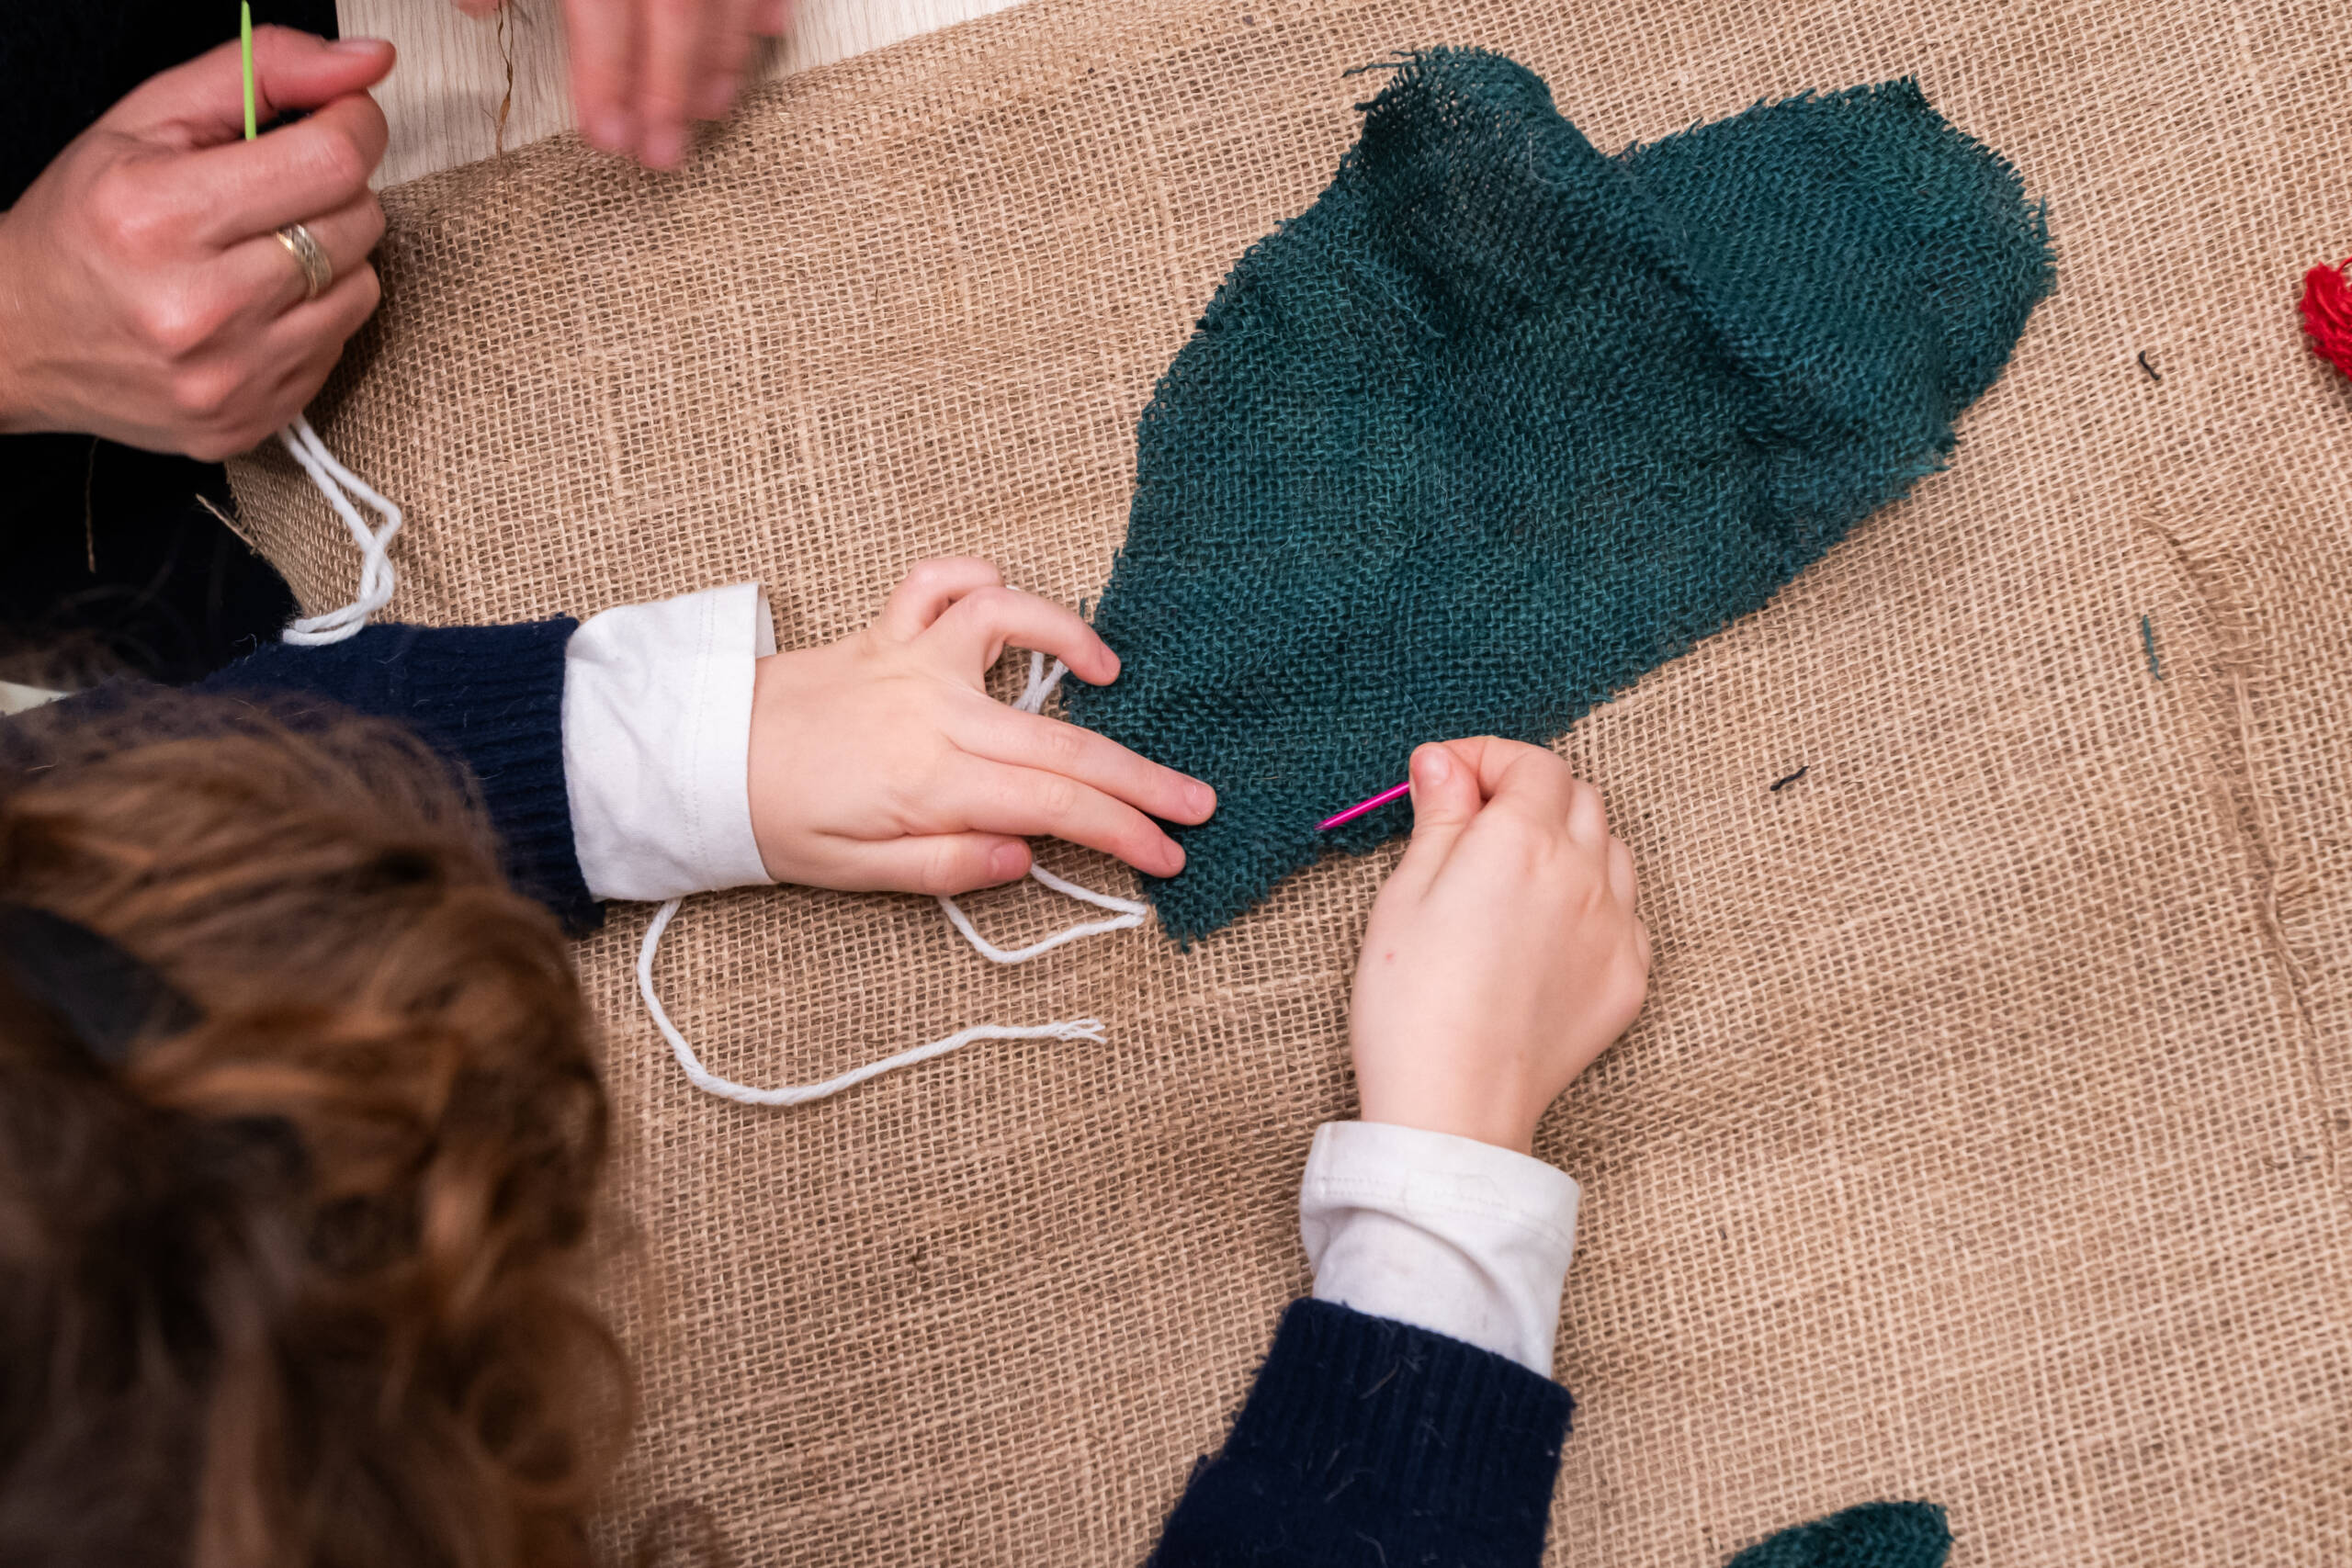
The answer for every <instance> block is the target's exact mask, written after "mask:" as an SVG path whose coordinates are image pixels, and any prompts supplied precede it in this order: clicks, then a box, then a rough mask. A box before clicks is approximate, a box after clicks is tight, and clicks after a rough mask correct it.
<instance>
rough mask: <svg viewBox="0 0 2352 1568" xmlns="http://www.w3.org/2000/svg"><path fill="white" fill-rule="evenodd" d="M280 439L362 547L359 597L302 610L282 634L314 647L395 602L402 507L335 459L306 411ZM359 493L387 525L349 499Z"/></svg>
mask: <svg viewBox="0 0 2352 1568" xmlns="http://www.w3.org/2000/svg"><path fill="white" fill-rule="evenodd" d="M277 439H278V441H279V442H280V443H281V444H282V445H283V446H285V448H286V450H287V451H288V452H290V453H292V454H293V455H294V460H295V461H296V462H297V463H300V465H301V466H302V471H303V472H304V473H306V474H308V475H310V476H311V483H312V484H314V485H316V486H317V487H318V491H319V493H320V494H321V495H322V496H324V497H326V501H327V504H328V505H329V506H331V507H333V508H334V513H335V515H336V516H338V517H340V518H342V519H343V525H344V526H345V527H346V528H348V529H350V530H351V540H352V543H354V544H356V545H357V546H358V547H359V597H358V598H356V599H354V600H353V601H352V602H351V603H350V604H345V605H344V606H343V607H342V608H341V609H339V610H329V611H328V612H326V614H324V615H304V616H301V617H300V618H299V619H297V620H295V621H293V622H292V623H290V624H289V625H288V626H287V628H286V630H285V631H284V633H282V634H281V635H282V636H283V637H284V638H285V640H286V641H288V642H290V643H292V644H294V645H295V646H297V647H299V648H316V647H318V646H320V645H321V644H322V643H330V642H341V641H342V640H343V639H344V638H345V637H349V636H351V635H352V634H353V633H354V632H356V631H357V630H358V629H359V628H360V627H362V626H366V625H367V624H368V616H370V615H374V614H375V613H376V612H377V611H379V610H380V609H382V608H383V607H384V606H385V605H387V604H390V603H391V602H392V581H393V580H392V562H391V558H390V549H391V545H392V536H393V535H395V534H397V533H399V532H400V531H401V509H400V508H399V507H397V506H394V505H393V504H392V503H391V502H389V501H387V500H385V499H384V498H383V497H382V496H380V495H379V494H377V493H376V491H375V490H374V488H373V487H371V486H370V485H369V484H368V482H367V481H366V480H365V479H361V478H360V477H359V476H358V475H356V474H355V473H353V472H352V471H351V470H350V469H349V468H345V467H344V466H343V465H342V464H341V463H339V462H337V461H336V460H335V456H334V453H332V452H330V451H328V450H327V445H326V443H325V442H323V441H322V440H320V439H319V433H318V432H317V431H315V430H313V429H311V421H310V417H309V416H308V415H307V414H296V415H295V416H294V423H291V424H289V425H288V426H287V427H286V428H285V429H283V430H281V431H279V432H278V433H277ZM353 496H357V497H358V498H359V500H360V501H361V502H364V503H365V504H366V505H367V506H368V509H369V510H370V511H372V512H374V513H376V515H377V516H379V517H380V518H382V519H383V525H382V526H381V527H379V528H370V527H369V526H368V524H367V522H366V520H365V519H363V518H362V517H361V516H360V515H359V512H358V509H357V508H356V507H354V506H353V505H352V504H351V498H352V497H353Z"/></svg>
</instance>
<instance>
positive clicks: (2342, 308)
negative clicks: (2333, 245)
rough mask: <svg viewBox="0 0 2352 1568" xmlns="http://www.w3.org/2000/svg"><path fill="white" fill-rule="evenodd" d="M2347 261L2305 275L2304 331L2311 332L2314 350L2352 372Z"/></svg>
mask: <svg viewBox="0 0 2352 1568" xmlns="http://www.w3.org/2000/svg"><path fill="white" fill-rule="evenodd" d="M2346 262H2352V257H2347V258H2346ZM2346 262H2339V263H2337V264H2336V265H2334V266H2315V267H2313V268H2312V269H2311V271H2309V272H2307V273H2305V274H2304V275H2303V331H2304V332H2306V333H2310V334H2311V340H2312V353H2313V354H2316V355H2319V356H2320V357H2321V358H2322V359H2324V360H2326V361H2327V362H2328V363H2329V364H2330V365H2333V366H2335V367H2336V368H2337V369H2338V370H2341V371H2343V372H2344V373H2345V374H2346V376H2352V285H2347V284H2346V282H2345V278H2344V267H2345V265H2346Z"/></svg>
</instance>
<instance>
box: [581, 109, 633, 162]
mask: <svg viewBox="0 0 2352 1568" xmlns="http://www.w3.org/2000/svg"><path fill="white" fill-rule="evenodd" d="M635 129H636V128H635V127H634V126H632V125H631V124H630V123H629V118H628V115H627V114H624V113H623V112H622V111H621V110H619V109H598V110H597V111H596V112H595V113H594V114H592V115H590V116H589V117H588V124H587V127H586V130H587V135H588V142H589V145H590V146H592V147H597V148H601V149H602V150H603V151H605V152H628V142H629V133H630V131H632V130H635Z"/></svg>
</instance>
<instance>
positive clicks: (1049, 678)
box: [939, 653, 1148, 964]
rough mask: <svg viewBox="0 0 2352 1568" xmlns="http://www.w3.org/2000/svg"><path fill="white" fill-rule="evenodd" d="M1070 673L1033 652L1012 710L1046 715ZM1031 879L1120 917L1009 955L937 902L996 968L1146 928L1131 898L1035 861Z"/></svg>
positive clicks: (1142, 911)
mask: <svg viewBox="0 0 2352 1568" xmlns="http://www.w3.org/2000/svg"><path fill="white" fill-rule="evenodd" d="M1067 674H1069V666H1068V665H1066V664H1064V663H1063V662H1062V661H1061V660H1058V659H1057V660H1054V668H1053V670H1052V671H1051V672H1050V673H1048V672H1047V671H1046V656H1045V655H1044V654H1042V653H1032V654H1031V655H1030V656H1029V681H1028V683H1027V684H1026V685H1025V686H1023V688H1022V692H1021V694H1020V695H1019V696H1018V697H1015V698H1014V699H1013V700H1012V705H1013V707H1014V708H1016V709H1018V710H1019V711H1020V712H1022V713H1042V712H1043V711H1045V706H1046V698H1047V697H1050V696H1052V695H1053V694H1054V688H1055V687H1056V686H1058V685H1060V684H1061V683H1062V677H1063V676H1065V675H1067ZM1029 875H1030V877H1031V878H1032V879H1033V880H1035V881H1037V882H1041V883H1043V884H1045V885H1046V886H1047V887H1050V888H1052V889H1053V890H1054V891H1055V892H1057V893H1059V894H1061V895H1062V896H1063V897H1068V898H1076V899H1079V900H1080V901H1081V902H1084V903H1088V904H1091V905H1093V906H1094V907H1095V908H1099V909H1112V910H1115V911H1117V913H1116V915H1115V917H1114V918H1113V919H1107V920H1087V921H1084V922H1082V923H1081V924H1079V925H1075V926H1072V927H1070V928H1069V930H1068V931H1056V932H1055V933H1054V934H1053V935H1051V936H1049V937H1047V938H1046V939H1045V940H1044V941H1042V942H1031V943H1030V944H1029V945H1028V946H1026V947H1016V948H1014V949H1012V951H1011V952H1009V953H1008V952H1007V951H1005V950H1004V949H1003V948H1001V947H999V946H997V945H996V944H995V943H994V942H990V941H989V939H988V938H986V937H984V936H982V935H981V934H980V933H979V932H978V931H976V930H974V929H973V926H972V921H971V918H970V917H969V916H967V915H966V914H965V913H964V910H963V907H962V906H961V905H959V904H957V903H956V900H955V899H953V898H947V897H943V898H941V899H940V900H939V907H940V908H942V909H944V910H945V911H946V912H947V923H948V924H950V925H952V926H954V927H955V928H956V930H957V931H961V932H963V933H964V940H965V941H966V942H970V943H971V944H972V946H973V948H974V950H975V951H977V952H978V953H979V955H980V956H981V957H982V958H985V959H988V960H989V962H991V963H994V964H1026V963H1028V962H1029V960H1031V959H1033V958H1035V957H1036V956H1037V955H1038V954H1039V953H1051V952H1053V950H1054V949H1056V948H1057V947H1059V946H1061V945H1062V944H1063V943H1064V942H1076V941H1077V940H1078V939H1079V938H1080V937H1082V936H1098V935H1100V934H1101V933H1103V931H1127V930H1130V929H1131V928H1133V927H1136V926H1139V925H1141V924H1143V919H1144V916H1145V915H1146V914H1147V913H1148V910H1147V909H1146V908H1144V906H1143V905H1142V904H1140V903H1138V902H1137V901H1136V900H1135V899H1133V898H1114V897H1112V896H1111V895H1110V894H1108V893H1097V892H1094V891H1093V890H1091V888H1085V887H1080V886H1079V885H1078V884H1077V883H1075V882H1066V881H1064V880H1063V879H1062V878H1060V877H1058V876H1056V875H1055V874H1053V873H1052V872H1050V871H1047V870H1046V868H1045V867H1043V866H1041V865H1038V864H1037V863H1035V862H1034V861H1033V862H1031V863H1030V865H1029Z"/></svg>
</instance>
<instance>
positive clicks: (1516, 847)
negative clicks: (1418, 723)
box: [1350, 738, 1650, 1154]
mask: <svg viewBox="0 0 2352 1568" xmlns="http://www.w3.org/2000/svg"><path fill="white" fill-rule="evenodd" d="M1412 779H1413V841H1412V843H1411V844H1410V845H1408V847H1407V849H1406V851H1405V856H1404V859H1403V860H1401V861H1399V862H1398V863H1397V870H1396V872H1395V874H1392V875H1391V876H1390V877H1389V879H1388V883H1387V886H1385V887H1383V888H1382V889H1381V890H1380V897H1378V898H1377V899H1376V900H1374V904H1373V907H1372V919H1371V920H1370V922H1369V924H1368V925H1367V927H1366V929H1365V931H1364V939H1363V958H1362V960H1361V961H1360V962H1359V964H1357V967H1356V989H1355V1002H1354V1007H1353V1010H1352V1013H1351V1031H1350V1032H1351V1035H1352V1036H1353V1044H1354V1052H1355V1063H1356V1086H1357V1089H1358V1091H1359V1094H1360V1097H1361V1100H1362V1104H1363V1120H1365V1121H1367V1122H1396V1123H1399V1124H1401V1125H1404V1126H1408V1127H1421V1128H1426V1129H1428V1130H1430V1131H1431V1132H1438V1133H1452V1134H1456V1135H1458V1136H1461V1137H1465V1138H1476V1139H1477V1140H1479V1141H1480V1142H1482V1143H1489V1144H1499V1145H1502V1146H1504V1147H1506V1148H1511V1149H1517V1150H1518V1151H1520V1152H1521V1154H1525V1153H1527V1152H1528V1150H1529V1148H1530V1147H1531V1145H1532V1144H1533V1141H1534V1137H1535V1124H1536V1122H1538V1121H1539V1120H1541V1119H1542V1117H1543V1115H1544V1110H1545V1109H1546V1108H1547V1107H1549V1106H1550V1105H1551V1103H1552V1101H1553V1100H1555V1099H1557V1098H1558V1097H1559V1095H1560V1092H1561V1091H1562V1090H1563V1089H1566V1088H1567V1087H1568V1085H1569V1084H1570V1083H1571V1082H1573V1081H1574V1080H1575V1078H1576V1076H1577V1074H1578V1073H1580V1072H1582V1071H1584V1069H1585V1068H1586V1067H1587V1066H1590V1065H1591V1062H1592V1060H1593V1058H1594V1057H1596V1056H1598V1055H1600V1053H1601V1052H1602V1051H1603V1050H1605V1049H1606V1048H1607V1047H1608V1045H1609V1043H1610V1042H1611V1041H1613V1040H1615V1039H1616V1038H1617V1036H1618V1035H1620V1034H1622V1033H1623V1032H1624V1031H1625V1026H1626V1025H1627V1024H1630V1023H1631V1022H1633V1021H1634V1014H1635V1013H1636V1012H1638V1011H1640V1010H1641V1006H1642V996H1643V992H1644V991H1645V988H1646V987H1647V986H1648V983H1649V967H1650V938H1649V931H1647V930H1646V929H1645V927H1644V926H1643V924H1642V922H1641V919H1640V917H1639V916H1637V915H1635V914H1634V860H1633V856H1632V855H1631V854H1630V853H1628V852H1627V851H1626V849H1625V846H1624V845H1623V843H1621V842H1619V841H1618V840H1616V839H1614V838H1612V837H1611V836H1610V832H1609V824H1608V821H1607V818H1605V817H1604V816H1603V814H1602V811H1601V805H1600V791H1599V790H1597V789H1595V788H1593V787H1592V785H1590V784H1587V783H1585V782H1584V781H1583V780H1581V779H1578V778H1577V777H1576V776H1575V775H1574V774H1572V773H1569V772H1568V767H1567V764H1566V763H1565V762H1563V761H1560V759H1559V758H1557V757H1555V756H1554V755H1553V754H1552V753H1551V752H1549V751H1546V750H1543V749H1542V748H1541V747H1536V746H1522V745H1521V744H1519V743H1518V742H1516V741H1511V740H1497V739H1491V738H1489V739H1477V740H1454V741H1449V742H1448V743H1446V744H1445V745H1442V746H1423V747H1421V748H1420V749H1419V750H1417V751H1415V752H1414V753H1413V768H1412Z"/></svg>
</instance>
